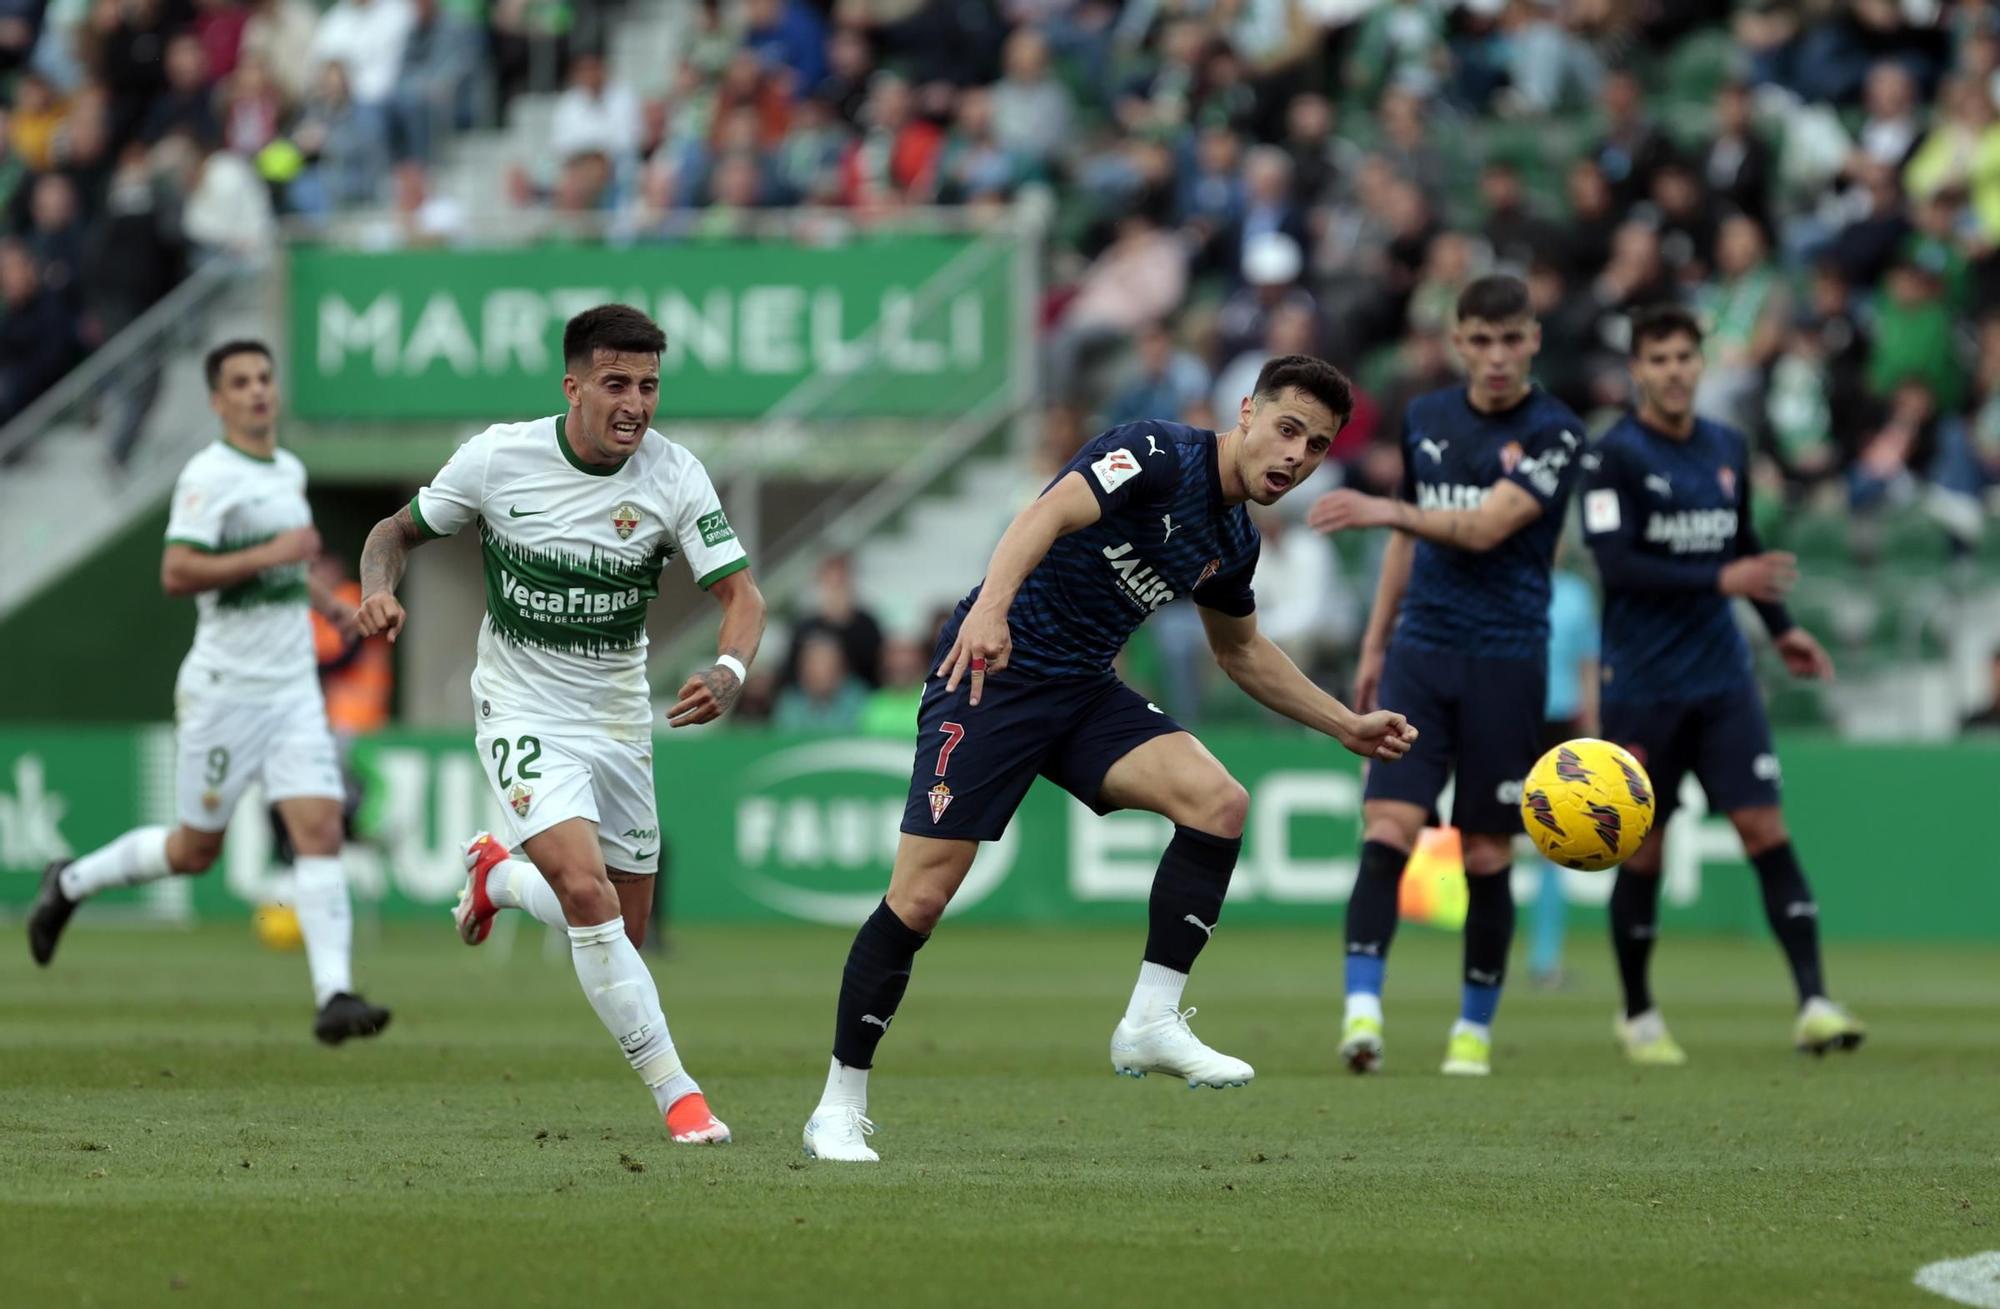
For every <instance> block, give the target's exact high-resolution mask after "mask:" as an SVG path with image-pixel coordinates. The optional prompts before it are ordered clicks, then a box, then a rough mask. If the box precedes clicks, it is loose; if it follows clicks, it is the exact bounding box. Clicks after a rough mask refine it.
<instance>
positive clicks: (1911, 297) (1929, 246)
mask: <svg viewBox="0 0 2000 1309" xmlns="http://www.w3.org/2000/svg"><path fill="white" fill-rule="evenodd" d="M1950 259H1951V251H1950V249H1949V247H1947V246H1945V245H1944V244H1943V243H1942V242H1939V241H1937V240H1934V239H1930V238H1923V237H1919V238H1916V239H1915V240H1913V241H1912V242H1911V243H1910V244H1909V245H1908V246H1907V247H1905V249H1904V251H1903V253H1902V254H1901V255H1900V256H1899V257H1898V259H1897V261H1896V263H1895V265H1894V266H1893V267H1892V268H1890V270H1889V275H1888V279H1887V281H1886V283H1885V289H1886V290H1887V292H1888V294H1887V295H1886V296H1885V297H1884V298H1883V300H1882V303H1881V304H1880V305H1879V306H1878V307H1877V309H1876V315H1875V349H1874V353H1873V355H1872V356H1871V357H1870V359H1869V363H1868V384H1869V387H1870V388H1871V389H1872V390H1873V391H1874V392H1875V394H1876V395H1878V396H1885V397H1886V396H1889V395H1891V394H1893V393H1895V392H1896V391H1897V390H1898V389H1899V388H1901V387H1903V386H1904V385H1905V384H1906V383H1909V382H1911V381H1917V382H1920V383H1921V385H1922V389H1923V390H1924V392H1925V393H1926V396H1927V398H1928V400H1929V401H1930V402H1931V403H1932V404H1933V405H1934V406H1935V407H1936V408H1939V409H1944V410H1956V409H1957V408H1958V407H1959V405H1960V404H1961V403H1962V402H1963V400H1964V398H1965V370H1964V367H1963V366H1962V365H1961V363H1960V361H1959V357H1958V341H1957V328H1956V326H1955V325H1954V323H1953V319H1952V314H1951V309H1950V307H1949V306H1948V305H1947V304H1946V303H1945V273H1946V271H1947V268H1948V266H1949V263H1950Z"/></svg>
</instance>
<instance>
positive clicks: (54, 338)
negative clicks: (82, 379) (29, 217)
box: [0, 240, 76, 425]
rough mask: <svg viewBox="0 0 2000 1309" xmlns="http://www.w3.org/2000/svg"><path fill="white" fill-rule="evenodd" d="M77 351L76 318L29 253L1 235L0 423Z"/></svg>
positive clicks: (23, 405)
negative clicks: (43, 282) (45, 278)
mask: <svg viewBox="0 0 2000 1309" xmlns="http://www.w3.org/2000/svg"><path fill="white" fill-rule="evenodd" d="M75 351H76V319H75V317H74V315H72V314H71V313H70V312H69V311H68V310H67V309H65V308H64V307H63V303H62V300H61V298H60V297H59V296H57V295H56V294H55V293H54V292H52V291H50V290H48V289H47V288H45V287H44V286H43V285H42V279H41V274H40V272H39V271H37V269H36V268H35V260H34V256H33V255H31V254H30V253H29V252H28V248H27V246H25V245H23V244H22V243H21V242H19V241H12V240H7V241H0V425H4V424H6V423H7V421H8V420H10V419H12V418H13V417H14V416H15V415H16V414H18V413H20V412H21V411H22V410H23V409H25V408H27V407H28V406H29V405H30V404H32V403H33V402H34V400H35V399H36V397H38V396H40V395H41V394H42V392H44V391H46V390H48V389H49V388H50V387H51V386H53V385H55V382H56V379H57V378H59V377H61V376H62V375H63V373H64V372H65V371H66V370H67V369H68V368H69V366H70V363H71V362H72V360H73V358H74V356H75Z"/></svg>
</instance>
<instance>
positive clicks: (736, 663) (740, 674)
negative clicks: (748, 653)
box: [715, 655, 750, 682]
mask: <svg viewBox="0 0 2000 1309" xmlns="http://www.w3.org/2000/svg"><path fill="white" fill-rule="evenodd" d="M715 666H716V667H717V668H727V669H728V670H729V671H730V672H732V673H734V674H736V680H737V681H738V682H747V681H749V680H750V670H749V669H747V668H745V667H744V666H743V661H742V660H741V659H738V658H737V657H736V656H735V655H717V656H716V657H715Z"/></svg>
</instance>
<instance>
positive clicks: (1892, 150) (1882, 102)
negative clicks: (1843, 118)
mask: <svg viewBox="0 0 2000 1309" xmlns="http://www.w3.org/2000/svg"><path fill="white" fill-rule="evenodd" d="M1863 101H1864V104H1865V105H1866V108H1867V111H1868V113H1867V117H1866V118H1865V119H1864V120H1863V121H1862V124H1861V131H1860V133H1859V135H1858V137H1857V139H1856V145H1857V146H1858V148H1859V149H1860V152H1861V154H1862V155H1864V156H1866V157H1867V158H1869V159H1872V160H1874V161H1875V162H1876V163H1878V164H1887V165H1889V166H1890V167H1891V168H1901V167H1902V166H1903V164H1904V163H1905V162H1906V161H1907V160H1908V159H1909V157H1910V152H1911V151H1912V150H1914V149H1915V148H1916V145H1917V134H1918V133H1919V132H1920V131H1922V130H1923V120H1922V119H1921V118H1919V117H1918V116H1917V81H1916V78H1914V77H1912V76H1911V75H1910V70H1909V69H1908V68H1906V67H1904V66H1903V65H1902V64H1901V63H1899V62H1897V61H1896V60H1893V59H1884V60H1882V61H1881V62H1880V63H1878V64H1876V65H1875V66H1874V67H1873V68H1871V69H1869V70H1868V83H1867V89H1866V91H1865V92H1864V96H1863Z"/></svg>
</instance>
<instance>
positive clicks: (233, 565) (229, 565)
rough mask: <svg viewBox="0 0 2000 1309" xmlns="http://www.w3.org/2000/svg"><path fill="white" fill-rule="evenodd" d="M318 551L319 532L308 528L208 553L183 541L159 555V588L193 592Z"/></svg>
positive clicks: (234, 581)
mask: <svg viewBox="0 0 2000 1309" xmlns="http://www.w3.org/2000/svg"><path fill="white" fill-rule="evenodd" d="M318 553H319V533H318V531H316V530H314V529H313V528H310V527H295V528H293V529H292V530H291V531H289V532H280V533H278V534H277V535H276V536H274V537H272V538H271V539H270V540H268V541H265V542H262V543H261V544H258V545H252V546H245V547H244V548H243V549H241V550H225V551H221V552H219V553H218V552H211V551H208V550H203V549H199V548H198V547H196V546H192V545H187V544H185V543H182V542H178V541H177V542H174V543H172V544H170V545H168V546H167V549H166V552H165V553H164V554H162V555H161V556H160V589H161V590H163V591H165V592H166V593H167V594H168V595H174V596H181V595H196V594H199V593H200V592H203V591H219V590H221V589H222V588H224V587H226V586H235V585H236V584H237V583H238V582H247V581H249V580H250V579H251V578H253V577H255V576H256V575H257V574H259V573H261V572H263V571H264V570H265V569H267V568H282V567H284V566H285V565H286V564H300V563H304V562H305V561H306V560H308V559H311V558H312V557H313V556H314V555H317V554H318Z"/></svg>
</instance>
